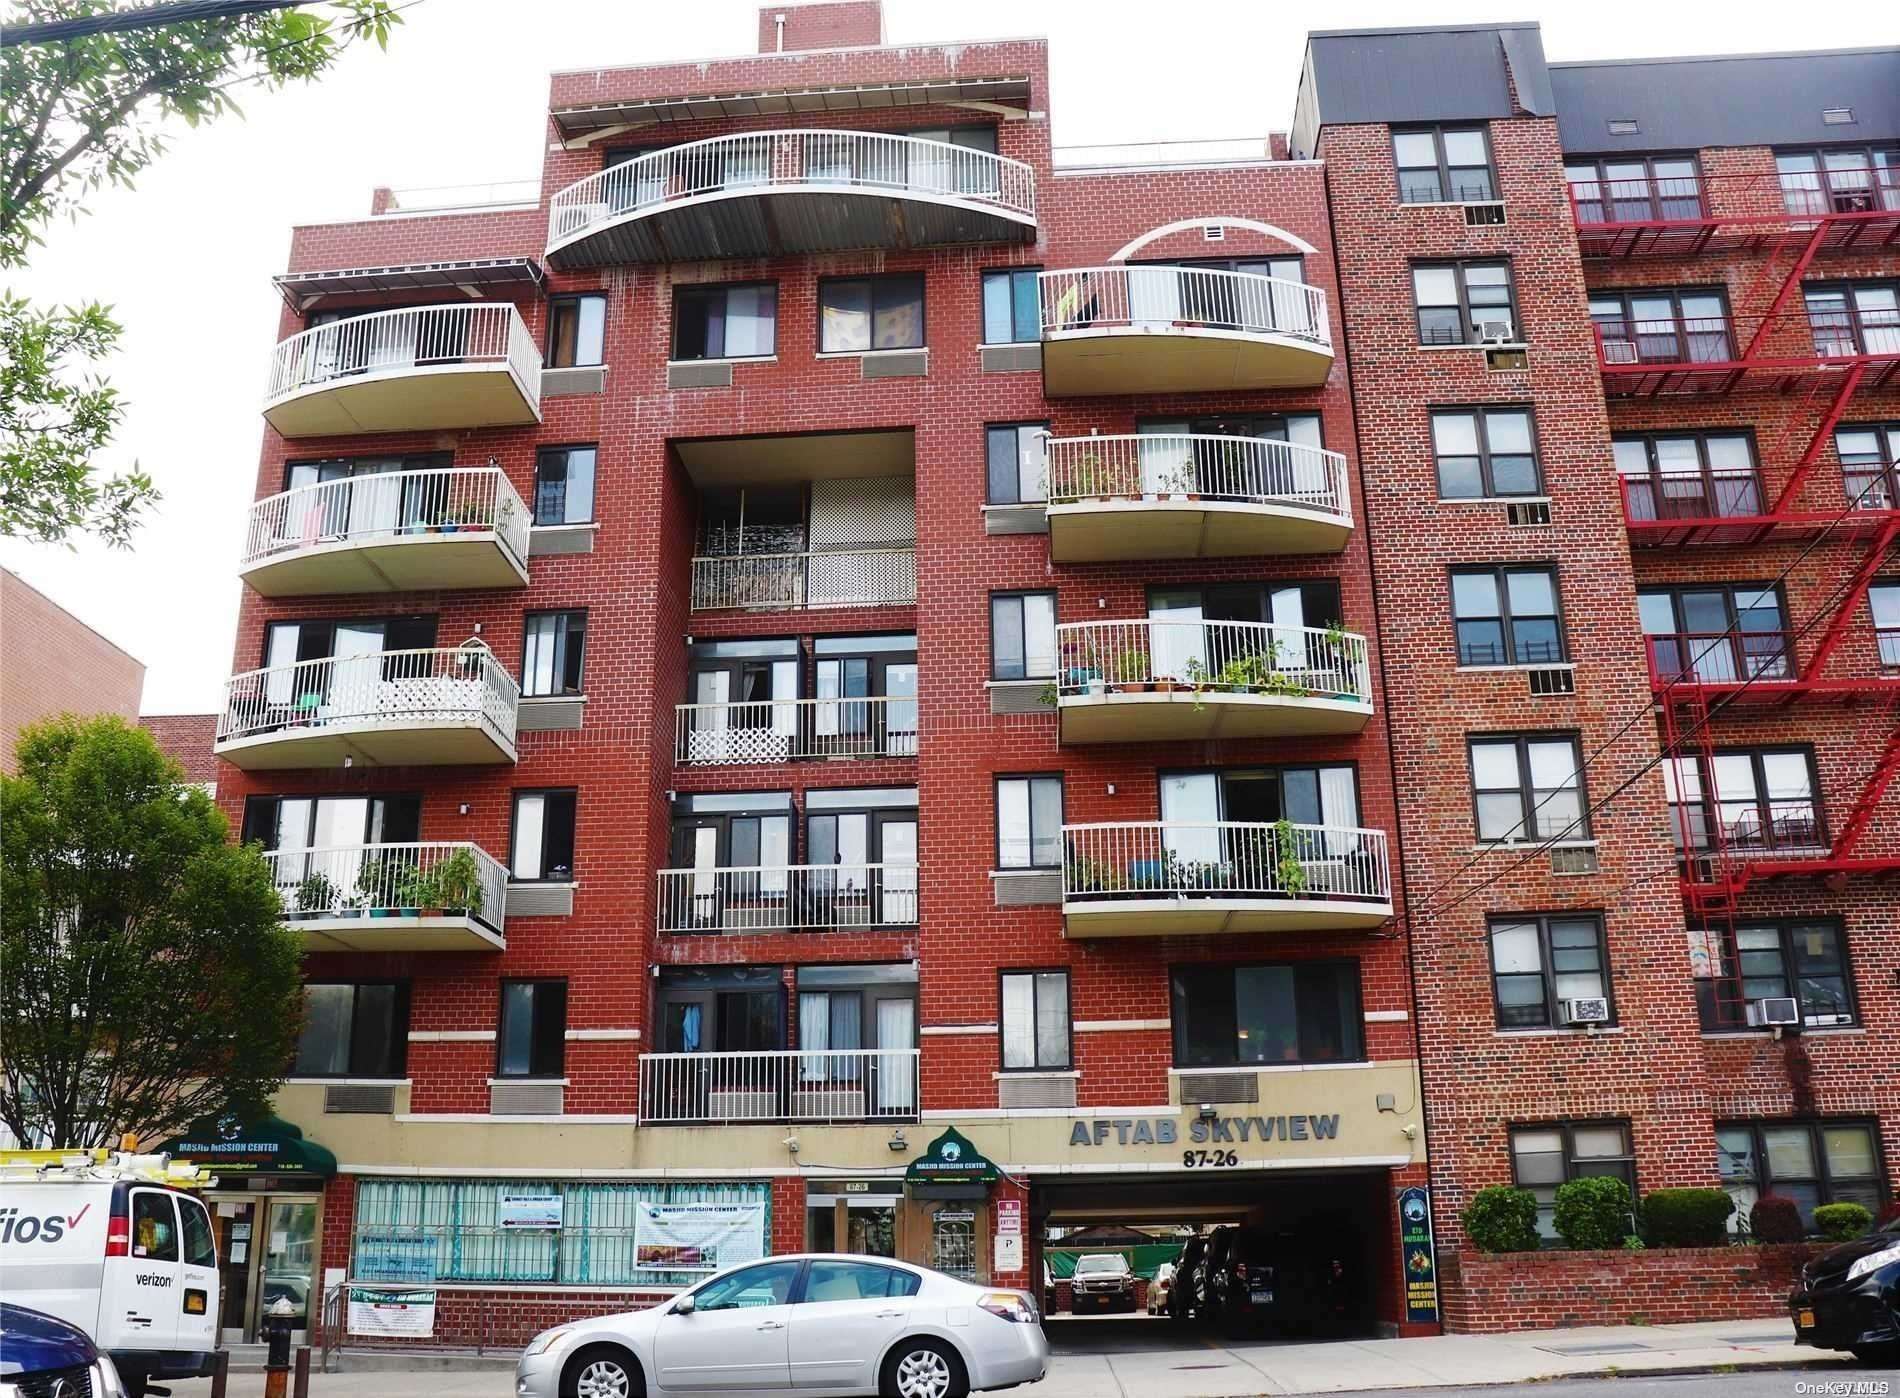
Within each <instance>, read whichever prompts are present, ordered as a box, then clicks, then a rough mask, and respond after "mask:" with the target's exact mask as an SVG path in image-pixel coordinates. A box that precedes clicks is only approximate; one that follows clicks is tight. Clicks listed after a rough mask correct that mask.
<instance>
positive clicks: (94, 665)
mask: <svg viewBox="0 0 1900 1398" xmlns="http://www.w3.org/2000/svg"><path fill="white" fill-rule="evenodd" d="M0 646H4V647H5V651H6V664H5V665H3V666H0V771H5V772H12V771H13V770H14V760H13V745H14V742H15V740H16V739H17V738H18V737H19V733H20V730H21V729H22V728H25V727H26V726H27V725H28V724H33V723H40V722H42V721H44V720H46V719H49V718H56V717H58V716H59V715H60V714H69V713H70V714H84V715H92V714H117V715H118V716H119V717H120V718H123V719H125V720H127V721H128V722H129V721H130V720H132V719H134V718H136V717H137V716H138V711H139V694H140V692H141V691H142V690H143V689H144V688H145V663H144V662H143V661H141V660H138V659H136V658H135V657H133V656H131V655H128V654H127V653H126V652H124V651H122V650H120V649H119V648H118V647H117V646H115V645H113V644H112V642H110V641H108V640H107V639H106V638H105V637H104V636H101V635H100V634H99V633H98V632H97V631H94V630H93V629H92V628H91V627H90V626H88V625H86V623H85V622H83V621H81V620H80V619H79V618H78V617H76V616H74V615H73V614H72V613H71V612H69V611H67V610H66V609H65V608H64V607H62V606H60V605H59V603H57V602H55V601H54V600H53V599H52V598H50V597H48V596H47V595H46V594H45V593H43V592H41V591H40V590H39V589H38V588H36V587H34V586H33V585H32V584H31V583H29V582H27V581H26V579H24V578H22V577H21V576H20V575H19V574H17V573H15V572H14V571H13V570H12V569H10V568H0Z"/></svg>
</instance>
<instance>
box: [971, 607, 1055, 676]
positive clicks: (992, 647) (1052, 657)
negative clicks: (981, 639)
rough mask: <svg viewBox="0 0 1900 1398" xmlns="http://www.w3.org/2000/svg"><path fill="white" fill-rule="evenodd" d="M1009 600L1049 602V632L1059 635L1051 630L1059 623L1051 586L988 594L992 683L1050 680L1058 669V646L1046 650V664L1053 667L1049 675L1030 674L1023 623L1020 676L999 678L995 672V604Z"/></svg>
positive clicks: (1027, 632) (1026, 626)
mask: <svg viewBox="0 0 1900 1398" xmlns="http://www.w3.org/2000/svg"><path fill="white" fill-rule="evenodd" d="M1011 597H1015V598H1024V597H1047V598H1048V599H1049V615H1050V618H1051V619H1050V628H1051V631H1052V637H1057V636H1060V634H1061V633H1060V632H1057V631H1055V629H1054V628H1056V627H1058V626H1060V625H1061V624H1062V610H1061V602H1060V599H1059V597H1058V595H1057V592H1056V589H1055V588H1053V587H1028V588H1022V587H1016V588H1003V589H1001V590H999V591H996V592H992V593H990V594H989V605H988V618H987V620H988V624H989V636H990V678H991V679H992V680H995V681H997V682H999V683H1003V684H1026V683H1029V682H1031V681H1033V680H1049V681H1053V680H1054V679H1055V677H1056V670H1057V669H1059V668H1060V667H1061V657H1060V655H1059V653H1058V652H1059V650H1060V645H1059V644H1057V645H1054V646H1052V647H1051V649H1050V661H1051V664H1052V666H1053V667H1054V668H1052V669H1051V670H1050V671H1049V673H1048V674H1046V675H1036V674H1031V673H1030V672H1029V628H1028V625H1027V622H1026V621H1025V624H1024V626H1023V673H1022V674H1020V675H999V674H998V673H997V672H996V604H997V602H998V601H999V600H1004V599H1007V598H1011ZM1024 615H1025V617H1026V616H1027V613H1026V612H1025V613H1024Z"/></svg>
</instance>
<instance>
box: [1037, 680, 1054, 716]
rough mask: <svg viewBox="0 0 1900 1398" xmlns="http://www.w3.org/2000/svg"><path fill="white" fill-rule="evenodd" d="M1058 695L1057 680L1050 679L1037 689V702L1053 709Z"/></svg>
mask: <svg viewBox="0 0 1900 1398" xmlns="http://www.w3.org/2000/svg"><path fill="white" fill-rule="evenodd" d="M1058 697H1059V696H1058V695H1057V692H1056V682H1055V681H1054V680H1050V681H1049V683H1047V684H1045V685H1044V686H1043V687H1042V688H1041V689H1039V690H1037V691H1036V702H1037V703H1038V704H1040V705H1042V706H1043V707H1044V708H1045V709H1053V708H1054V707H1055V706H1056V699H1057V698H1058Z"/></svg>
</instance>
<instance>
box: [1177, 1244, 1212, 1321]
mask: <svg viewBox="0 0 1900 1398" xmlns="http://www.w3.org/2000/svg"><path fill="white" fill-rule="evenodd" d="M1206 1262H1207V1239H1206V1238H1205V1237H1203V1236H1201V1235H1200V1234H1196V1235H1195V1236H1194V1237H1192V1238H1189V1239H1188V1240H1187V1242H1185V1243H1183V1244H1182V1245H1181V1256H1180V1259H1179V1260H1178V1261H1177V1262H1176V1263H1175V1264H1174V1280H1173V1281H1172V1282H1170V1283H1169V1284H1168V1318H1169V1319H1170V1320H1191V1319H1193V1317H1194V1315H1195V1314H1196V1310H1197V1307H1196V1304H1195V1296H1196V1295H1197V1293H1198V1289H1199V1287H1200V1285H1201V1275H1202V1272H1203V1271H1204V1270H1205V1266H1206Z"/></svg>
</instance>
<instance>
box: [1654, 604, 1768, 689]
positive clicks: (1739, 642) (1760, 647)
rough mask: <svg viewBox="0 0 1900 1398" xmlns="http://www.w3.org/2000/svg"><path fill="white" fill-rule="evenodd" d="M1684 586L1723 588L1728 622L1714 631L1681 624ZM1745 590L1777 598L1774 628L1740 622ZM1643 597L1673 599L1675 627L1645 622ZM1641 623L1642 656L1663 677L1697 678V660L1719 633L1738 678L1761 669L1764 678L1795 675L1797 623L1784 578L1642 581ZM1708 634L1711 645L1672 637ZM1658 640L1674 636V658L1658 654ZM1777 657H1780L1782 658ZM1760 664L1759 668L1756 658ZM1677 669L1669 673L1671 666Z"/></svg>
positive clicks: (1736, 678) (1672, 609)
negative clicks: (1656, 627)
mask: <svg viewBox="0 0 1900 1398" xmlns="http://www.w3.org/2000/svg"><path fill="white" fill-rule="evenodd" d="M1686 592H1719V593H1721V594H1722V617H1723V621H1724V623H1725V624H1724V625H1723V627H1722V630H1721V631H1720V632H1717V633H1715V634H1714V636H1708V633H1698V632H1693V631H1690V630H1689V629H1688V627H1687V626H1685V625H1684V624H1683V610H1682V598H1683V594H1684V593H1686ZM1745 593H1753V594H1756V595H1761V594H1770V595H1772V596H1773V597H1774V599H1775V611H1776V612H1777V613H1778V615H1779V617H1780V625H1779V626H1777V627H1776V628H1775V629H1774V630H1772V631H1762V630H1753V629H1747V628H1744V627H1743V626H1742V608H1741V606H1740V603H1739V600H1738V599H1739V598H1740V597H1741V596H1742V595H1743V594H1745ZM1645 597H1663V598H1667V599H1668V601H1669V613H1670V616H1671V617H1672V619H1673V624H1674V626H1675V630H1674V631H1669V632H1650V631H1648V630H1647V629H1644V628H1643V624H1642V619H1641V608H1642V605H1643V599H1644V598H1645ZM1636 605H1637V609H1638V612H1637V617H1638V619H1637V627H1638V629H1639V630H1642V631H1643V650H1644V661H1645V663H1646V664H1648V665H1650V666H1651V667H1652V669H1653V670H1655V671H1656V672H1657V673H1660V674H1662V675H1663V677H1664V678H1665V679H1675V678H1677V676H1678V675H1680V676H1683V677H1686V678H1687V679H1690V680H1693V679H1694V678H1695V677H1696V674H1697V671H1696V666H1697V664H1699V663H1700V660H1701V658H1702V657H1703V653H1704V651H1705V650H1708V651H1712V650H1713V648H1714V646H1715V645H1716V644H1717V641H1716V639H1715V637H1724V638H1726V639H1725V640H1724V641H1722V642H1721V644H1722V645H1723V646H1724V648H1725V649H1726V651H1727V654H1728V663H1729V666H1730V668H1731V670H1732V671H1733V678H1734V680H1735V681H1736V682H1740V681H1741V680H1742V679H1744V678H1746V677H1748V676H1751V675H1757V674H1758V675H1759V677H1760V678H1762V679H1764V680H1788V679H1793V678H1794V677H1795V660H1796V656H1795V651H1794V628H1793V625H1792V623H1791V621H1790V613H1789V611H1788V592H1787V588H1786V587H1785V586H1784V585H1783V584H1782V583H1780V582H1767V581H1763V582H1746V581H1745V582H1674V583H1644V584H1642V585H1640V586H1639V587H1638V588H1637V589H1636ZM1685 636H1688V637H1697V636H1708V643H1707V646H1706V647H1705V646H1697V645H1696V642H1695V641H1689V642H1687V643H1684V642H1682V641H1680V640H1672V638H1678V637H1685ZM1749 637H1760V638H1763V640H1765V641H1769V642H1772V643H1771V644H1762V642H1760V641H1758V642H1757V643H1756V644H1755V645H1753V646H1751V645H1750V644H1749V642H1748V638H1749ZM1657 640H1672V645H1673V646H1674V648H1675V653H1674V655H1673V659H1672V661H1670V662H1661V661H1658V659H1657V647H1656V645H1655V644H1654V643H1655V642H1656V641H1657ZM1689 647H1695V653H1694V654H1685V653H1684V651H1685V650H1686V649H1687V648H1689ZM1776 662H1779V663H1778V664H1777V663H1776ZM1757 663H1760V666H1761V668H1760V669H1759V670H1757V669H1756V668H1755V667H1756V664H1757ZM1672 665H1673V668H1674V670H1675V672H1676V673H1674V674H1672V673H1671V666H1672Z"/></svg>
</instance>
